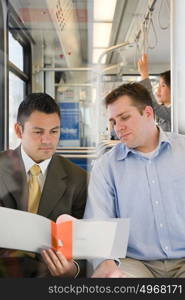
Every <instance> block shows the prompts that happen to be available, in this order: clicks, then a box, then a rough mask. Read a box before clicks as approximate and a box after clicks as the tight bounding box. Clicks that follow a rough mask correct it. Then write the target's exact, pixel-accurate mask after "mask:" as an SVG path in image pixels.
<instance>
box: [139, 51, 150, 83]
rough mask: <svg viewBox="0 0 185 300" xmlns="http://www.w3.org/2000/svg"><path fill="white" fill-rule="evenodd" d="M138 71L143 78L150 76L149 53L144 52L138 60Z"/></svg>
mask: <svg viewBox="0 0 185 300" xmlns="http://www.w3.org/2000/svg"><path fill="white" fill-rule="evenodd" d="M137 65H138V72H139V73H140V75H141V78H142V80H144V79H146V78H149V73H148V55H147V54H146V53H144V54H143V55H142V57H141V58H140V59H139V60H138V63H137Z"/></svg>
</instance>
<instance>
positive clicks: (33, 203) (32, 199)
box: [28, 165, 41, 214]
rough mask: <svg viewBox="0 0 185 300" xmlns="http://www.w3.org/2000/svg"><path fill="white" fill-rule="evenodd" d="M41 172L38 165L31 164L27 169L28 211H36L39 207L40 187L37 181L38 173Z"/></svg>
mask: <svg viewBox="0 0 185 300" xmlns="http://www.w3.org/2000/svg"><path fill="white" fill-rule="evenodd" d="M40 173H41V169H40V167H39V166H38V165H33V166H32V167H31V169H30V170H29V181H28V184H29V200H28V211H29V212H31V213H35V214H36V213H37V211H38V207H39V201H40V197H41V189H40V185H39V181H38V175H39V174H40Z"/></svg>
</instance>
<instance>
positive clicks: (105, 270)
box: [91, 259, 128, 278]
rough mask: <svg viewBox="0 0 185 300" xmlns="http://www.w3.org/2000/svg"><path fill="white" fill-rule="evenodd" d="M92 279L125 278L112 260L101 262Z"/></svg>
mask: <svg viewBox="0 0 185 300" xmlns="http://www.w3.org/2000/svg"><path fill="white" fill-rule="evenodd" d="M91 277H92V278H125V277H128V276H126V275H125V274H124V273H123V272H122V271H121V270H120V268H119V267H118V266H117V265H116V263H115V261H114V260H111V259H110V260H105V261H103V262H102V263H101V264H100V265H99V266H98V267H97V269H96V270H95V272H94V273H93V275H92V276H91Z"/></svg>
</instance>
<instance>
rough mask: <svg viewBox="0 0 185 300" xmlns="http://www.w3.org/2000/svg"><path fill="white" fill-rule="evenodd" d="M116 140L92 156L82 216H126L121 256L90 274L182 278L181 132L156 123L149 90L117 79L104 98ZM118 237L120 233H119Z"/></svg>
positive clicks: (184, 172) (184, 192) (184, 190)
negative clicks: (118, 82) (95, 157)
mask: <svg viewBox="0 0 185 300" xmlns="http://www.w3.org/2000/svg"><path fill="white" fill-rule="evenodd" d="M105 104H106V107H107V110H108V115H109V121H110V122H112V124H113V126H114V129H115V131H116V134H117V135H118V137H119V138H120V140H121V143H119V144H118V145H116V146H115V147H114V148H113V149H112V150H111V151H109V152H107V153H105V154H104V155H102V156H101V157H100V158H99V159H98V160H96V161H95V164H94V166H93V169H92V172H91V177H90V183H89V196H88V200H87V204H86V209H85V215H84V217H85V218H97V219H106V218H130V234H129V240H128V249H127V254H126V258H125V259H124V258H123V259H120V265H118V264H117V263H116V260H117V261H118V262H119V257H107V258H106V259H101V260H100V259H99V260H98V261H94V268H95V272H94V274H93V277H163V278H164V277H165V278H167V277H183V278H184V277H185V242H184V228H185V218H184V211H185V160H184V152H185V136H183V135H178V134H176V133H170V132H164V131H163V130H162V129H161V128H160V127H157V126H156V123H155V120H154V112H153V108H152V99H151V96H150V93H149V92H148V91H147V89H146V88H144V87H143V86H142V85H141V84H139V83H133V84H123V85H121V86H120V87H118V88H116V89H115V90H113V91H112V92H111V93H110V94H108V96H107V97H106V99H105ZM120 238H122V237H121V236H120Z"/></svg>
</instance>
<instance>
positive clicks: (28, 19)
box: [11, 0, 170, 73]
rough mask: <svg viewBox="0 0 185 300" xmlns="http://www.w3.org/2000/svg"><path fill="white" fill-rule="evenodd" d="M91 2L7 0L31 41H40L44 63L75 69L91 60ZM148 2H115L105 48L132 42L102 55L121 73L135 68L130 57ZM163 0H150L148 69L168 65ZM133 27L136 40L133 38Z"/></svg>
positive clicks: (133, 55) (165, 1)
mask: <svg viewBox="0 0 185 300" xmlns="http://www.w3.org/2000/svg"><path fill="white" fill-rule="evenodd" d="M94 1H96V0H12V1H11V4H12V6H13V7H14V8H15V9H16V11H17V12H18V14H19V16H20V17H21V19H22V20H23V22H24V24H25V26H26V27H27V29H28V30H29V31H30V33H31V35H32V37H33V39H34V40H35V41H36V43H38V44H39V45H40V43H42V45H43V48H44V53H45V64H46V65H48V66H52V67H70V68H74V67H75V68H77V67H89V66H92V64H93V61H92V55H93V51H92V49H93V38H94V37H93V26H94V16H93V10H94V9H93V8H94ZM99 1H104V0H99ZM109 1H110V0H109ZM115 1H116V0H115ZM151 2H152V0H117V1H116V6H115V12H114V18H113V21H112V30H111V35H110V39H109V45H108V47H110V46H113V45H116V44H119V43H123V42H125V41H129V42H134V43H132V44H130V45H128V46H126V47H122V48H120V49H119V50H117V51H114V52H112V53H110V54H109V55H107V57H106V64H107V65H116V66H118V67H119V68H121V69H122V72H123V73H124V72H128V73H136V72H137V68H136V60H137V58H138V56H139V55H140V54H141V52H142V51H143V47H144V46H143V45H144V42H143V33H142V30H143V25H142V24H143V21H144V17H145V15H146V12H147V8H148V5H149V4H150V3H151ZM169 2H170V1H169V0H156V3H155V6H154V11H153V13H152V21H151V23H150V29H149V32H148V42H146V39H145V45H146V43H147V44H148V46H150V48H153V49H148V53H149V61H150V71H151V72H153V73H159V72H161V71H163V70H166V69H167V68H169V65H170V28H169V20H170V11H169V5H170V4H169ZM100 23H101V22H100ZM107 23H108V22H107ZM164 28H165V29H164ZM139 32H141V33H140V39H139V40H138V43H136V36H137V34H138V33H139ZM112 71H113V70H111V72H112Z"/></svg>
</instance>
